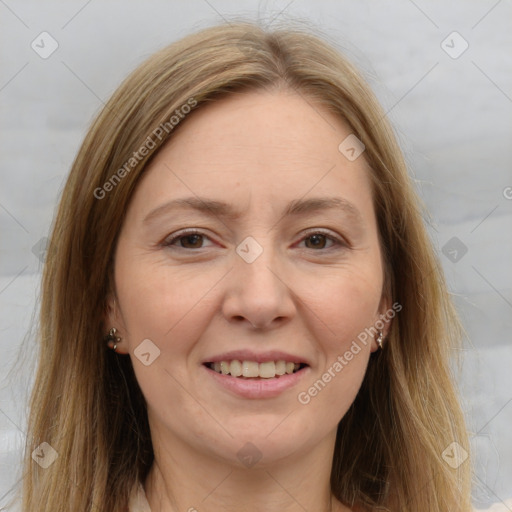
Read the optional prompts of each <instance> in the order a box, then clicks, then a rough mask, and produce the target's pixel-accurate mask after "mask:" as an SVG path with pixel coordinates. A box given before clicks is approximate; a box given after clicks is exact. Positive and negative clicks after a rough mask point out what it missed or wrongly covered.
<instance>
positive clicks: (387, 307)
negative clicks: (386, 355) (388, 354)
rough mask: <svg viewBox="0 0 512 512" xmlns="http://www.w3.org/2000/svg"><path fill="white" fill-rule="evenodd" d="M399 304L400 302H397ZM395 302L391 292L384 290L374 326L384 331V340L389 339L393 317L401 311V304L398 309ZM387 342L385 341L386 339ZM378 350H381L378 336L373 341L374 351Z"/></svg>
mask: <svg viewBox="0 0 512 512" xmlns="http://www.w3.org/2000/svg"><path fill="white" fill-rule="evenodd" d="M395 304H396V305H398V303H395ZM395 304H392V301H391V296H390V295H389V293H386V292H385V291H383V293H382V297H381V300H380V303H379V310H378V312H377V315H376V317H375V321H374V324H373V325H374V326H375V328H376V329H378V330H379V331H382V336H383V338H384V340H386V339H387V337H388V334H389V332H390V330H391V324H392V322H393V318H394V317H395V315H396V312H397V311H400V309H402V308H401V306H400V308H399V309H396V307H395ZM384 343H385V341H384ZM376 350H379V345H378V343H377V337H375V338H374V340H373V342H372V350H371V351H372V352H375V351H376Z"/></svg>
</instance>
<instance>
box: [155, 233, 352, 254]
mask: <svg viewBox="0 0 512 512" xmlns="http://www.w3.org/2000/svg"><path fill="white" fill-rule="evenodd" d="M192 235H200V236H203V237H205V238H209V237H208V236H207V235H205V234H204V233H203V232H201V231H198V230H196V229H189V230H185V231H181V232H179V233H178V234H177V235H175V236H173V237H172V238H171V239H166V240H165V241H164V242H163V243H162V245H163V246H164V247H168V248H173V249H176V248H177V249H178V250H189V251H199V250H200V249H204V247H199V248H198V249H188V248H187V247H177V246H176V247H173V244H174V243H175V242H177V241H179V240H180V239H182V238H187V237H188V236H192ZM314 235H323V236H325V237H326V238H327V239H329V240H331V241H332V242H333V245H332V246H331V247H327V248H321V249H310V250H312V251H321V250H324V251H328V250H332V249H335V248H336V246H337V248H338V249H339V248H347V247H348V244H347V243H346V242H345V241H343V240H342V239H341V238H338V237H335V236H333V235H332V234H330V233H328V232H326V231H323V230H319V229H316V230H313V231H309V232H308V233H307V234H306V235H305V236H304V237H303V238H302V239H301V240H300V241H301V242H302V241H304V240H307V239H308V238H310V237H312V236H314ZM306 249H307V248H306Z"/></svg>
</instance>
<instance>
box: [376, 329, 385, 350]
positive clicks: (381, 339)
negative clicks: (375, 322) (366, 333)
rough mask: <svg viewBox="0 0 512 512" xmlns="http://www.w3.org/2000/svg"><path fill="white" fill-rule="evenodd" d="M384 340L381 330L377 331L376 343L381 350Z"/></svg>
mask: <svg viewBox="0 0 512 512" xmlns="http://www.w3.org/2000/svg"><path fill="white" fill-rule="evenodd" d="M383 341H384V335H383V334H382V331H379V335H378V336H377V345H379V348H380V349H381V350H382V342H383Z"/></svg>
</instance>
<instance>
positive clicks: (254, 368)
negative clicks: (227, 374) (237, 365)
mask: <svg viewBox="0 0 512 512" xmlns="http://www.w3.org/2000/svg"><path fill="white" fill-rule="evenodd" d="M258 366H259V365H258V363H256V362H255V361H244V362H243V363H242V375H243V376H244V377H259V376H260V372H259V368H258Z"/></svg>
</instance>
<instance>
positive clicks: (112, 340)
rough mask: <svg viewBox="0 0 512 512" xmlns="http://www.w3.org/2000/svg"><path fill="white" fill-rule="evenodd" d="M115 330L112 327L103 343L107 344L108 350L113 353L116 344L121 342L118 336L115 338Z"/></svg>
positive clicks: (115, 349)
mask: <svg viewBox="0 0 512 512" xmlns="http://www.w3.org/2000/svg"><path fill="white" fill-rule="evenodd" d="M116 333H117V329H116V328H115V327H112V329H110V331H109V332H108V334H107V335H106V336H105V341H106V342H107V345H108V347H109V348H111V349H113V350H114V352H116V351H117V344H118V343H119V342H120V341H121V338H120V337H119V336H116Z"/></svg>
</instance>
